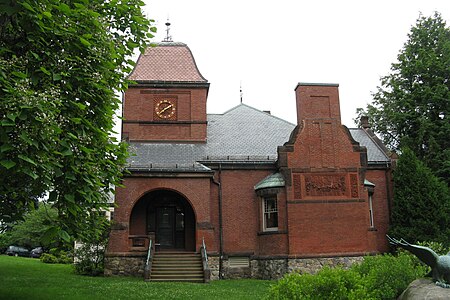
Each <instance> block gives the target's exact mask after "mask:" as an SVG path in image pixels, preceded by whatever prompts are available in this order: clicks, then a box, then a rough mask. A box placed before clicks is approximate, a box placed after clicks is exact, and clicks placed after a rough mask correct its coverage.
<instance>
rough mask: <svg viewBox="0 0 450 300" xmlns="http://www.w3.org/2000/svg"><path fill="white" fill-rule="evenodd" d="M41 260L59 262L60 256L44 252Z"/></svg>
mask: <svg viewBox="0 0 450 300" xmlns="http://www.w3.org/2000/svg"><path fill="white" fill-rule="evenodd" d="M41 261H42V262H43V263H46V264H57V263H58V258H57V257H56V256H54V255H53V254H50V253H42V255H41Z"/></svg>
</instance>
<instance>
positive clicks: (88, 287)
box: [0, 255, 272, 300]
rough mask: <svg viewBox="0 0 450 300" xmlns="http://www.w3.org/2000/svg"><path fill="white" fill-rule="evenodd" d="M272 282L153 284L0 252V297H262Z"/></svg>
mask: <svg viewBox="0 0 450 300" xmlns="http://www.w3.org/2000/svg"><path fill="white" fill-rule="evenodd" d="M271 283H272V282H271V281H264V280H221V281H213V282H211V283H210V284H197V283H176V282H168V283H152V282H144V281H143V279H141V278H130V277H87V276H80V275H76V274H74V272H73V270H72V266H71V265H59V264H57V265H50V264H44V263H41V262H40V261H39V260H38V259H32V258H22V257H9V256H6V255H0V299H108V300H112V299H261V298H263V297H264V296H265V295H266V293H267V289H268V288H269V286H270V284H271Z"/></svg>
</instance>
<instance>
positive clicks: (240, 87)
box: [239, 81, 244, 104]
mask: <svg viewBox="0 0 450 300" xmlns="http://www.w3.org/2000/svg"><path fill="white" fill-rule="evenodd" d="M239 93H240V96H241V104H242V97H243V95H244V92H243V91H242V81H241V82H240V84H239Z"/></svg>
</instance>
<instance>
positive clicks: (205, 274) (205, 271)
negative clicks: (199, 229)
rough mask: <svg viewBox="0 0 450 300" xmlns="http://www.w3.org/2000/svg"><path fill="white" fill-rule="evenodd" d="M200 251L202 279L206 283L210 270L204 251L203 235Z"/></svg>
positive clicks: (209, 276)
mask: <svg viewBox="0 0 450 300" xmlns="http://www.w3.org/2000/svg"><path fill="white" fill-rule="evenodd" d="M200 252H201V254H202V264H203V277H204V281H205V283H208V282H209V281H210V279H211V270H210V269H209V267H208V254H207V253H206V244H205V237H203V240H202V246H201V247H200Z"/></svg>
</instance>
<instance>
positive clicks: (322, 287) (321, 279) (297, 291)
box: [268, 267, 370, 300]
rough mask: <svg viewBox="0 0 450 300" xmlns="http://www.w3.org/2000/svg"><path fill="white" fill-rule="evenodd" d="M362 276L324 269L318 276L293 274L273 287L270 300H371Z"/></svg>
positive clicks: (339, 270) (340, 270)
mask: <svg viewBox="0 0 450 300" xmlns="http://www.w3.org/2000/svg"><path fill="white" fill-rule="evenodd" d="M361 280H362V278H361V276H360V275H359V274H358V273H357V272H354V271H351V270H342V269H340V268H336V269H330V268H328V267H325V268H323V269H322V270H321V271H320V272H319V273H317V274H316V275H311V274H303V275H300V274H298V273H292V274H288V275H286V276H284V277H283V278H282V279H280V280H279V281H278V282H277V284H275V285H273V286H271V288H270V292H269V296H268V299H312V300H313V299H317V300H321V299H362V298H364V299H370V296H369V293H368V291H367V290H366V288H365V286H364V285H363V284H362V282H361Z"/></svg>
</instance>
